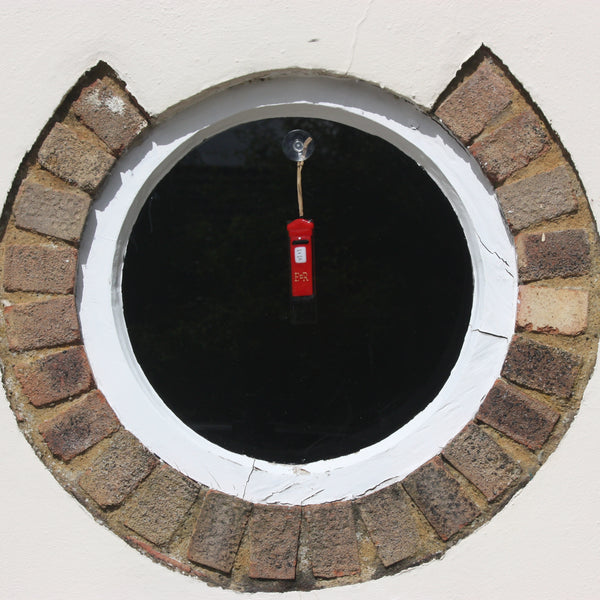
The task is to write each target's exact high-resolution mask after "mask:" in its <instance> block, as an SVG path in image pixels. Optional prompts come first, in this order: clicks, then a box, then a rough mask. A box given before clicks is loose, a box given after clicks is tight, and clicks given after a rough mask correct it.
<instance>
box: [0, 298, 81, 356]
mask: <svg viewBox="0 0 600 600" xmlns="http://www.w3.org/2000/svg"><path fill="white" fill-rule="evenodd" d="M4 316H5V318H6V325H7V338H8V347H9V348H10V349H11V350H14V351H17V352H20V351H23V350H33V349H35V348H51V347H53V346H63V345H68V344H76V343H78V342H80V341H81V335H80V332H79V323H78V322H77V310H76V308H75V299H74V298H73V296H66V297H63V298H54V299H52V300H46V301H44V302H28V303H26V304H13V305H12V306H7V307H6V308H5V309H4Z"/></svg>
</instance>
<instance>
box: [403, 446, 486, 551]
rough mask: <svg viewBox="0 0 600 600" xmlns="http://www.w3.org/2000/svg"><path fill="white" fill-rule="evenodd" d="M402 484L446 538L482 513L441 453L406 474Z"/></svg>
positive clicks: (442, 536)
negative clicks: (446, 464)
mask: <svg viewBox="0 0 600 600" xmlns="http://www.w3.org/2000/svg"><path fill="white" fill-rule="evenodd" d="M402 485H403V486H404V489H405V490H406V491H407V492H408V494H409V495H410V497H411V498H412V499H413V501H414V502H415V504H416V505H417V506H418V507H419V508H420V509H421V512H422V513H423V514H424V515H425V518H426V519H427V520H428V521H429V523H431V526H432V527H433V528H434V529H435V530H436V532H437V534H438V535H439V536H440V537H441V538H442V539H443V540H448V539H449V538H450V537H452V536H453V535H454V534H455V533H457V532H458V531H460V530H461V529H462V528H463V527H465V526H466V525H468V524H469V523H471V522H472V521H473V520H474V519H475V518H476V517H477V516H478V515H479V513H480V511H479V508H477V506H476V505H475V504H473V502H471V500H469V498H468V497H467V496H466V494H465V493H464V491H463V490H462V488H461V486H460V483H459V482H458V481H457V480H456V479H454V477H452V475H450V473H449V472H448V470H447V469H446V467H445V466H444V463H443V461H442V459H441V458H439V457H438V456H436V457H435V458H432V459H431V460H430V461H429V462H427V463H425V464H424V465H423V466H422V467H419V468H418V469H417V470H416V471H414V472H413V473H411V474H410V475H409V476H408V477H406V478H405V479H404V481H403V482H402Z"/></svg>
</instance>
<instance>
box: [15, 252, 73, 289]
mask: <svg viewBox="0 0 600 600" xmlns="http://www.w3.org/2000/svg"><path fill="white" fill-rule="evenodd" d="M76 271H77V251H76V250H75V249H74V248H51V247H48V246H20V245H18V246H8V247H7V248H6V253H5V255H4V289H5V290H6V291H8V292H15V291H24V292H40V293H46V294H70V293H72V292H73V288H74V286H75V273H76Z"/></svg>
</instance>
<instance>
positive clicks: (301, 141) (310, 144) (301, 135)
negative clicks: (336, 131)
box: [281, 129, 315, 162]
mask: <svg viewBox="0 0 600 600" xmlns="http://www.w3.org/2000/svg"><path fill="white" fill-rule="evenodd" d="M281 147H282V149H283V153H284V154H285V155H286V156H287V157H288V158H289V159H290V160H293V161H295V162H301V161H305V160H306V159H307V158H310V156H311V155H312V153H313V151H314V149H315V142H314V140H313V139H312V137H311V135H310V133H308V131H304V130H303V129H292V131H289V132H288V133H287V134H286V135H285V137H284V138H283V141H282V142H281Z"/></svg>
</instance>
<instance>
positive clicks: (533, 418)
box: [477, 380, 560, 450]
mask: <svg viewBox="0 0 600 600" xmlns="http://www.w3.org/2000/svg"><path fill="white" fill-rule="evenodd" d="M559 416H560V415H559V413H558V412H557V411H555V410H554V409H553V408H552V407H550V406H548V405H547V404H545V403H544V402H541V401H540V400H536V399H535V398H532V397H531V396H528V395H527V394H524V393H523V392H521V391H520V390H519V389H517V388H515V387H514V386H512V385H510V384H508V383H505V382H504V381H501V380H498V381H497V382H496V383H495V384H494V387H493V388H492V389H491V390H490V392H489V393H488V395H487V396H486V398H485V400H484V401H483V404H482V405H481V407H480V408H479V412H478V413H477V418H478V419H479V420H480V421H483V422H484V423H487V424H488V425H491V426H492V427H493V428H494V429H497V430H498V431H501V432H502V433H504V434H506V435H507V436H508V437H510V438H512V439H513V440H515V441H517V442H519V443H520V444H523V445H525V446H527V447H528V448H531V449H533V450H539V449H540V448H541V447H542V446H543V445H544V443H545V441H546V440H547V439H548V437H549V436H550V434H551V433H552V430H553V429H554V425H555V424H556V421H558V418H559Z"/></svg>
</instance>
